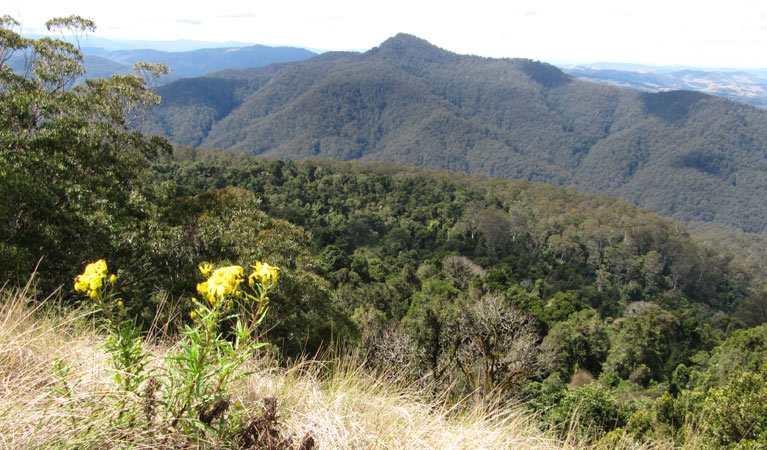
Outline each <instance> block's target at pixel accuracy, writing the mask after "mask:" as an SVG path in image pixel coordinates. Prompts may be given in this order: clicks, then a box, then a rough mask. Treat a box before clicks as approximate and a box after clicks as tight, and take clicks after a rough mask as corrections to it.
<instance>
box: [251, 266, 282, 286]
mask: <svg viewBox="0 0 767 450" xmlns="http://www.w3.org/2000/svg"><path fill="white" fill-rule="evenodd" d="M250 267H252V268H253V273H251V274H250V275H249V276H248V284H250V287H253V285H254V284H255V282H256V280H258V281H260V282H261V284H267V283H271V284H277V272H278V271H279V270H280V268H279V267H275V266H270V265H269V264H267V263H262V262H261V261H256V265H254V266H250Z"/></svg>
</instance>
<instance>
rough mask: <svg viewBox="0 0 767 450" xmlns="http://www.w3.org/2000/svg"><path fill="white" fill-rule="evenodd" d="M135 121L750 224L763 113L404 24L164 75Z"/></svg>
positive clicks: (202, 136)
mask: <svg viewBox="0 0 767 450" xmlns="http://www.w3.org/2000/svg"><path fill="white" fill-rule="evenodd" d="M159 93H160V94H161V95H162V97H163V98H164V102H163V105H162V106H161V107H160V108H158V109H157V110H156V111H155V112H154V115H153V117H152V120H151V121H150V124H149V127H148V128H147V131H150V132H153V133H158V134H163V135H165V136H168V137H169V138H170V139H172V140H173V141H175V142H177V143H179V144H184V145H191V146H198V147H206V148H217V149H226V150H236V151H244V152H248V153H251V154H263V155H268V156H274V157H279V158H283V159H299V158H334V159H343V160H350V159H362V160H377V161H388V162H397V163H405V164H414V165H417V166H421V167H428V168H445V169H451V170H459V171H465V172H469V173H481V174H485V175H488V176H493V177H501V178H522V179H527V180H532V181H540V182H546V183H552V184H554V185H559V186H563V185H570V186H574V187H576V188H578V189H580V190H583V191H587V192H595V193H602V194H612V195H617V196H622V197H626V198H628V199H630V200H632V201H634V202H636V203H638V204H639V205H641V206H645V207H649V208H651V209H653V210H655V211H657V212H659V213H661V214H664V215H668V216H672V217H675V218H677V219H681V220H697V221H713V222H717V223H721V224H725V225H729V226H734V227H738V228H741V229H744V230H746V231H751V232H761V231H764V230H765V223H767V221H766V220H765V218H767V205H765V202H764V200H763V196H762V193H763V190H764V187H765V184H767V172H765V171H766V170H767V158H765V156H766V155H765V148H767V112H765V111H762V110H760V109H758V108H755V107H751V106H748V105H744V104H740V103H736V102H732V101H729V100H726V99H723V98H718V97H714V96H710V95H706V94H702V93H697V92H690V91H672V92H661V93H641V92H636V91H631V90H626V89H620V88H616V87H611V86H604V85H599V84H595V83H590V82H585V81H580V80H577V79H574V78H572V77H570V76H568V75H566V74H564V73H563V72H561V71H560V70H559V69H557V68H555V67H554V66H551V65H548V64H543V63H539V62H534V61H530V60H523V59H511V60H509V59H489V58H481V57H476V56H463V55H457V54H454V53H451V52H448V51H446V50H442V49H439V48H437V47H435V46H433V45H431V44H429V43H428V42H426V41H423V40H421V39H418V38H415V37H413V36H408V35H397V36H395V37H394V38H391V39H389V40H387V41H385V42H384V43H383V44H381V45H380V46H379V47H377V48H374V49H372V50H370V51H368V52H366V53H363V54H357V53H330V54H324V55H320V56H317V57H314V58H311V59H308V60H305V61H302V62H298V63H290V64H282V65H271V66H268V67H263V68H255V69H246V70H243V71H223V72H219V73H216V74H213V75H209V76H207V77H203V78H197V79H191V80H183V81H181V82H178V83H171V84H169V85H167V86H164V87H162V88H161V89H160V92H159Z"/></svg>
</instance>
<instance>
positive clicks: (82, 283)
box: [75, 259, 114, 298]
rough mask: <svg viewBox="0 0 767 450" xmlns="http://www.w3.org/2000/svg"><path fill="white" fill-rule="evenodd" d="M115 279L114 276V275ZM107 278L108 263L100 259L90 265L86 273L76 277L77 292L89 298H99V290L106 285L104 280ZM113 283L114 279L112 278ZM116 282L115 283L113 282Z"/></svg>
mask: <svg viewBox="0 0 767 450" xmlns="http://www.w3.org/2000/svg"><path fill="white" fill-rule="evenodd" d="M112 276H113V277H114V275H112ZM106 277H107V262H106V261H104V260H103V259H100V260H98V261H96V262H94V263H91V264H88V265H87V266H86V267H85V271H84V272H83V273H82V274H81V275H78V276H77V277H75V290H76V291H80V292H84V293H86V294H87V295H88V296H89V297H91V298H95V297H96V296H98V291H99V289H100V288H101V287H102V286H103V285H104V279H105V278H106ZM110 281H112V278H110ZM112 282H114V281H112Z"/></svg>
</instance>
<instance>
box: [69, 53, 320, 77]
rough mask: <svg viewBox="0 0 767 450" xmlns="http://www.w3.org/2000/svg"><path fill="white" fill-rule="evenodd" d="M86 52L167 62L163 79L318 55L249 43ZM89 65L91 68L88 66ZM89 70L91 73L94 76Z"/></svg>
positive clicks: (118, 59) (128, 62) (129, 61)
mask: <svg viewBox="0 0 767 450" xmlns="http://www.w3.org/2000/svg"><path fill="white" fill-rule="evenodd" d="M83 53H84V54H85V55H86V56H87V57H89V58H94V57H98V58H103V59H106V60H109V61H112V62H114V63H116V64H119V65H122V66H126V67H131V66H133V64H135V63H137V62H140V61H144V62H161V63H165V64H167V65H168V67H169V68H170V70H171V73H170V75H169V76H168V77H164V81H165V82H168V81H172V80H177V79H180V78H189V77H197V76H200V75H204V74H206V73H210V72H216V71H219V70H223V69H244V68H248V67H258V66H265V65H267V64H272V63H278V62H290V61H300V60H302V59H306V58H309V57H312V56H314V55H315V53H313V52H310V51H309V50H306V49H303V48H296V47H267V46H264V45H251V46H247V47H225V48H204V49H198V50H192V51H184V52H165V51H160V50H152V49H129V50H115V51H103V50H102V49H94V48H85V49H83ZM86 68H88V67H87V66H86ZM92 75H94V74H92V73H91V72H90V71H89V72H88V76H89V77H90V76H92Z"/></svg>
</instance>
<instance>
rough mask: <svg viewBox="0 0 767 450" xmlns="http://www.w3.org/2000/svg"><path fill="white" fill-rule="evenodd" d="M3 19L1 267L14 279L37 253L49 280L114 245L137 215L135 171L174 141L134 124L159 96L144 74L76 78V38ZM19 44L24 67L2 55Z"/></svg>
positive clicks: (79, 23)
mask: <svg viewBox="0 0 767 450" xmlns="http://www.w3.org/2000/svg"><path fill="white" fill-rule="evenodd" d="M1 22H2V23H0V25H1V26H2V27H1V30H2V32H1V33H0V55H3V57H2V58H1V59H0V166H2V167H3V169H2V171H0V196H2V197H3V199H4V201H3V203H2V205H0V220H2V222H3V223H4V224H6V226H4V227H3V228H2V231H0V268H1V269H0V271H1V272H0V277H2V278H3V279H12V280H14V281H16V282H19V283H20V282H21V280H22V279H23V278H25V277H26V276H27V275H25V274H28V273H31V271H32V269H33V268H34V267H35V265H36V263H37V262H38V261H39V260H42V261H41V262H40V265H39V268H38V270H39V271H40V272H41V273H42V274H44V275H45V276H44V277H42V279H43V280H44V281H45V282H47V283H48V284H47V286H46V288H47V289H52V288H54V287H56V286H58V285H60V284H63V283H65V282H66V281H65V280H67V279H71V276H72V275H73V274H72V273H71V269H70V267H71V262H72V261H78V262H79V261H84V260H87V259H90V258H92V255H94V254H95V253H102V254H104V253H110V254H111V253H113V252H118V251H119V248H120V247H121V241H122V240H123V239H124V237H125V235H126V233H128V232H130V231H131V229H132V228H133V227H135V222H136V221H137V220H140V219H141V218H142V217H143V215H142V213H141V211H140V210H139V209H138V208H137V205H136V202H135V198H136V197H135V196H136V194H137V191H138V189H137V183H136V181H137V174H138V173H139V171H140V169H141V168H142V167H145V166H146V164H147V161H148V160H149V159H151V158H153V157H155V156H156V155H157V154H158V153H162V152H166V151H169V149H170V146H169V144H168V142H167V141H166V140H165V139H162V138H158V137H150V136H145V135H143V134H141V133H140V132H139V131H137V130H136V129H134V127H133V126H134V124H135V123H137V122H138V121H140V120H141V118H142V117H143V112H142V111H143V109H144V108H145V107H148V106H152V105H156V104H157V103H159V97H158V96H157V95H155V94H153V93H151V92H150V91H149V90H148V89H147V87H146V85H145V83H144V79H143V78H140V77H139V76H137V75H120V76H114V77H112V78H110V79H109V80H89V81H88V82H86V83H84V84H81V85H77V86H73V85H72V83H73V81H74V80H75V78H76V77H77V76H79V75H80V74H82V72H83V68H82V54H81V53H80V50H79V49H78V48H77V46H76V45H75V44H72V43H70V42H67V41H65V40H62V39H53V38H48V37H46V38H41V39H37V40H35V39H27V38H23V37H21V36H20V35H19V34H18V33H17V32H16V31H14V29H15V27H17V26H18V23H17V22H16V21H14V20H13V19H11V18H10V17H8V16H4V17H3V20H2V21H1ZM47 26H48V28H49V29H50V30H60V31H62V34H63V35H65V34H66V32H68V31H71V32H72V33H73V34H74V35H75V37H77V35H78V34H80V33H85V32H88V31H92V30H93V29H94V27H95V26H94V24H93V23H92V22H91V21H89V20H87V19H83V18H80V17H77V16H70V17H67V18H60V19H52V20H51V21H49V22H48V23H47ZM15 52H21V53H24V54H25V55H26V58H27V60H28V61H29V65H28V67H26V70H25V71H23V72H21V73H16V72H13V71H11V69H10V68H9V67H8V66H7V65H5V64H4V62H5V59H7V58H8V57H10V56H11V55H12V54H14V53H15ZM84 242H89V244H87V245H84V244H83V243H84Z"/></svg>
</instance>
